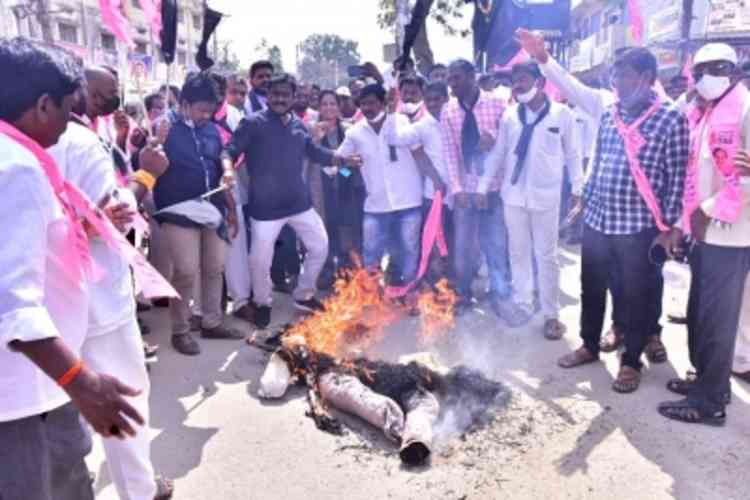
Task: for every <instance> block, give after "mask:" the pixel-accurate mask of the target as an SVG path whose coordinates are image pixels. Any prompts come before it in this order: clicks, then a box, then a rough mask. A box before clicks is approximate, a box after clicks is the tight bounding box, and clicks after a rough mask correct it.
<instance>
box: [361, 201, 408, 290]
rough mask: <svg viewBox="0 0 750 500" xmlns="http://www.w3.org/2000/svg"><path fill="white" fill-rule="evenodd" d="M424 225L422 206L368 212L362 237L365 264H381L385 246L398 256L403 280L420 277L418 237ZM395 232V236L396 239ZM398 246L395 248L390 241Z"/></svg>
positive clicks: (368, 266)
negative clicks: (418, 269) (392, 248)
mask: <svg viewBox="0 0 750 500" xmlns="http://www.w3.org/2000/svg"><path fill="white" fill-rule="evenodd" d="M421 227H422V207H414V208H407V209H405V210H396V211H395V212H385V213H365V217H364V222H363V229H362V239H363V247H364V248H363V254H364V255H363V258H364V265H365V267H366V268H379V267H380V261H381V260H382V259H383V255H384V254H385V252H386V250H389V253H390V255H391V257H394V256H397V258H398V262H397V264H398V268H399V269H400V270H401V274H402V276H401V278H402V280H403V282H404V283H410V282H411V281H413V280H414V278H416V277H417V266H418V265H419V241H420V236H421V231H420V229H421ZM392 235H393V236H395V237H396V241H393V240H394V238H392ZM391 242H393V243H394V244H395V245H396V246H397V249H396V251H395V252H394V251H392V250H391V248H389V243H391Z"/></svg>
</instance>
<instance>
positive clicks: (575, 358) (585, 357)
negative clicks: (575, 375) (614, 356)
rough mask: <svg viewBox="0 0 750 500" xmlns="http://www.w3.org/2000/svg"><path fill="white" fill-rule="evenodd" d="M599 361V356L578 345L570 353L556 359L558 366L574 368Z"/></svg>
mask: <svg viewBox="0 0 750 500" xmlns="http://www.w3.org/2000/svg"><path fill="white" fill-rule="evenodd" d="M596 361H599V356H596V355H594V354H591V352H589V350H588V349H586V348H585V347H579V348H578V349H576V350H575V351H573V352H571V353H570V354H566V355H565V356H563V357H562V358H560V359H558V360H557V364H558V366H559V367H560V368H576V367H577V366H583V365H587V364H589V363H595V362H596Z"/></svg>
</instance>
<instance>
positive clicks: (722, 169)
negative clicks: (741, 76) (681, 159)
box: [683, 84, 750, 232]
mask: <svg viewBox="0 0 750 500" xmlns="http://www.w3.org/2000/svg"><path fill="white" fill-rule="evenodd" d="M748 98H750V92H748V90H747V89H746V88H745V86H744V85H742V84H738V85H736V86H735V87H734V89H732V90H731V92H729V93H728V94H727V95H726V96H725V97H724V98H723V99H721V101H719V102H718V104H716V105H715V106H713V105H711V104H709V106H708V108H707V109H706V110H705V112H703V113H702V112H701V110H700V109H699V108H698V107H697V106H692V107H691V109H690V111H689V112H688V119H689V120H690V161H689V163H688V172H687V178H686V181H685V194H684V202H683V204H684V211H683V212H684V225H685V229H686V231H687V232H690V216H691V215H692V214H693V212H694V211H695V210H696V209H698V207H700V204H701V199H700V193H699V192H698V176H699V170H700V155H701V152H702V149H703V147H704V144H705V143H704V141H706V140H708V148H709V150H710V154H711V158H712V160H713V164H714V167H715V168H716V169H717V170H718V171H719V173H720V174H721V176H722V178H723V181H724V182H723V186H722V188H721V191H720V192H719V194H718V198H717V202H716V205H715V208H714V210H713V211H712V213H710V214H707V215H708V216H709V217H711V218H712V219H716V220H718V221H721V222H726V223H729V224H731V223H733V222H735V221H736V220H737V218H738V217H739V216H740V213H741V212H742V191H741V189H740V178H739V174H738V173H737V171H736V169H735V167H734V164H733V161H734V156H735V154H736V153H737V150H738V149H739V147H740V141H741V133H740V128H741V121H742V112H743V111H744V109H745V103H746V102H747V99H748ZM706 133H708V137H707V138H706Z"/></svg>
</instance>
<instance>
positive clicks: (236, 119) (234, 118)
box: [227, 104, 245, 132]
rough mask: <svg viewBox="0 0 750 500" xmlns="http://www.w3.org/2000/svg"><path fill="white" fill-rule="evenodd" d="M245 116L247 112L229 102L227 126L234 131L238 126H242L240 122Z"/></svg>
mask: <svg viewBox="0 0 750 500" xmlns="http://www.w3.org/2000/svg"><path fill="white" fill-rule="evenodd" d="M244 117H245V114H244V113H243V112H242V111H240V110H239V109H237V108H235V107H234V106H231V105H229V104H227V126H229V129H230V130H231V131H232V132H234V131H235V130H237V127H239V126H240V122H241V121H242V119H243V118H244Z"/></svg>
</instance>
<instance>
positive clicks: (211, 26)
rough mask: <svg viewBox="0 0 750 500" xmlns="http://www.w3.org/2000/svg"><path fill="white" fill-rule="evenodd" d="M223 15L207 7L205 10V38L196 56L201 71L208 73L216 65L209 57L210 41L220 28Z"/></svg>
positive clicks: (202, 39)
mask: <svg viewBox="0 0 750 500" xmlns="http://www.w3.org/2000/svg"><path fill="white" fill-rule="evenodd" d="M222 16H223V14H222V13H221V12H217V11H215V10H213V9H209V8H208V7H205V8H204V10H203V38H201V43H200V45H198V54H196V56H195V62H196V64H197V65H198V67H199V68H200V69H201V71H206V70H207V69H209V68H210V67H211V66H213V65H214V60H213V59H211V58H210V57H208V41H209V40H210V39H211V36H212V35H213V34H214V32H215V31H216V27H217V26H219V22H221V18H222Z"/></svg>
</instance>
